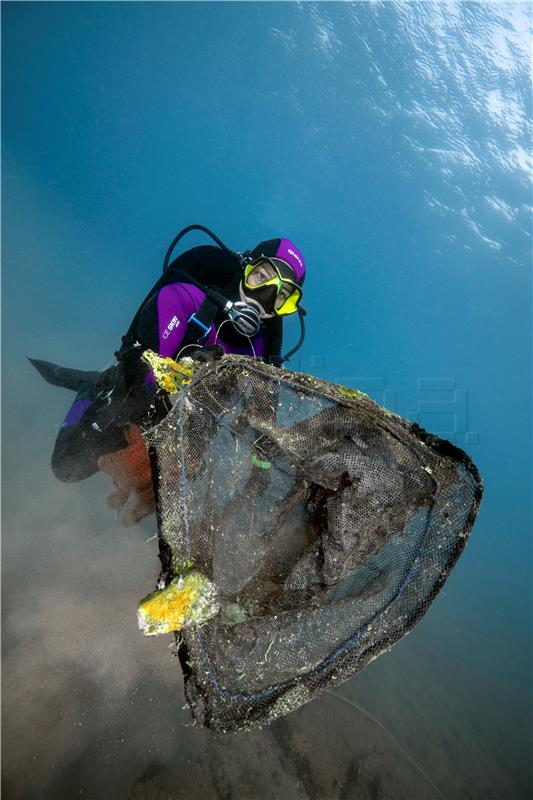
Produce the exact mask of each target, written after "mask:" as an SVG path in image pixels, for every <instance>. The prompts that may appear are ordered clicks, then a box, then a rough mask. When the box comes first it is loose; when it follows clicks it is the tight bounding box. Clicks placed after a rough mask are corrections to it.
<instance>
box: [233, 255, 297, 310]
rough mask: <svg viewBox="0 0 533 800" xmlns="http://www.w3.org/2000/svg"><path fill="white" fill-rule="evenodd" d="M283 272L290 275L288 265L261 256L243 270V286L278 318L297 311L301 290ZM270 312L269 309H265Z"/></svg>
mask: <svg viewBox="0 0 533 800" xmlns="http://www.w3.org/2000/svg"><path fill="white" fill-rule="evenodd" d="M285 271H287V273H289V274H290V275H292V270H291V268H290V267H289V265H288V264H285V262H284V261H281V259H276V260H275V261H274V259H272V258H268V257H267V256H261V257H260V258H258V259H256V261H252V262H251V263H250V264H247V265H246V267H245V270H244V286H245V287H246V289H247V290H248V291H249V292H251V293H252V294H253V295H254V296H255V297H257V299H258V301H259V302H260V303H261V305H263V306H264V307H265V308H266V304H267V303H269V304H270V305H272V300H273V308H272V309H271V311H272V312H273V313H274V314H277V315H278V316H285V315H287V314H294V312H295V311H298V303H299V302H300V300H301V297H302V290H301V288H300V286H298V284H297V283H296V281H295V280H293V278H291V277H289V276H288V275H286V274H284V273H285ZM266 310H268V311H270V309H266Z"/></svg>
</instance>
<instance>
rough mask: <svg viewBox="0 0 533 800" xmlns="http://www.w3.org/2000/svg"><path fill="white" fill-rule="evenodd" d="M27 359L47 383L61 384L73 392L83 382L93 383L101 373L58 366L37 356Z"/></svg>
mask: <svg viewBox="0 0 533 800" xmlns="http://www.w3.org/2000/svg"><path fill="white" fill-rule="evenodd" d="M28 361H30V362H31V363H32V364H33V366H34V367H35V369H36V370H37V372H38V373H39V374H40V375H42V377H43V378H44V379H45V381H46V382H47V383H51V384H52V386H61V387H63V388H64V389H72V391H73V392H77V391H78V390H79V388H80V386H81V384H83V383H92V384H95V383H96V382H97V381H98V380H99V378H100V376H101V374H102V373H101V372H91V371H90V370H83V369H71V368H70V367H60V366H59V365H58V364H52V362H51V361H41V360H40V359H38V358H29V357H28Z"/></svg>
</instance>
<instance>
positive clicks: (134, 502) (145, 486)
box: [98, 425, 155, 528]
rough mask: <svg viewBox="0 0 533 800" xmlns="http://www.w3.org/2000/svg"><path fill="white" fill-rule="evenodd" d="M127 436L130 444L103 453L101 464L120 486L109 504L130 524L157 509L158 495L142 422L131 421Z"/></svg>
mask: <svg viewBox="0 0 533 800" xmlns="http://www.w3.org/2000/svg"><path fill="white" fill-rule="evenodd" d="M125 436H126V441H127V443H128V446H127V447H125V448H124V449H123V450H118V452H116V453H110V454H109V455H105V456H100V458H99V459H98V467H99V469H101V470H102V472H107V474H108V475H109V476H110V477H111V478H112V480H113V483H114V484H115V486H116V487H117V490H116V491H115V492H113V493H112V494H110V495H109V497H108V498H107V505H108V506H109V508H111V509H113V510H114V511H116V512H117V514H118V518H119V520H120V522H121V523H122V525H123V526H124V527H125V528H127V527H129V526H131V525H136V524H137V522H140V521H141V519H144V517H147V516H148V515H149V514H152V513H153V512H154V511H155V497H154V487H153V483H152V470H151V467H150V459H149V457H148V451H147V449H146V445H145V443H144V439H143V438H142V436H141V431H140V428H139V426H138V425H130V427H129V428H128V430H127V431H126V432H125Z"/></svg>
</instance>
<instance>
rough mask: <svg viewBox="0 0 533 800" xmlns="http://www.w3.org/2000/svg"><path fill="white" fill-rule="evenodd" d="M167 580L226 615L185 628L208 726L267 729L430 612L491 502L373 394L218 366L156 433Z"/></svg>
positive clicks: (192, 696) (191, 672)
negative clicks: (209, 586) (185, 568)
mask: <svg viewBox="0 0 533 800" xmlns="http://www.w3.org/2000/svg"><path fill="white" fill-rule="evenodd" d="M147 440H148V443H149V445H150V446H151V453H152V459H153V467H154V472H155V474H156V476H157V481H156V482H157V510H158V524H159V536H160V548H161V561H162V565H163V571H162V578H163V580H164V581H166V582H168V581H169V580H170V579H171V578H173V577H174V575H175V574H176V572H177V571H178V569H179V568H180V565H183V563H184V562H186V561H189V560H191V561H192V562H193V563H194V568H195V569H197V570H199V571H201V572H203V573H204V574H205V575H207V576H208V577H209V578H210V579H211V580H212V581H213V582H214V584H215V586H216V589H217V592H218V597H219V601H220V604H221V610H220V612H219V613H218V615H217V616H215V617H214V618H213V619H211V620H210V621H209V622H207V623H205V624H204V625H200V626H193V627H190V628H187V629H185V631H184V632H183V633H182V634H181V639H180V649H179V655H180V660H181V664H182V668H183V671H184V674H185V689H186V695H187V699H188V701H189V703H190V706H191V709H192V712H193V715H194V717H195V719H196V720H197V721H198V722H199V723H201V724H203V725H207V726H210V727H212V728H215V729H217V730H220V731H235V730H243V729H247V728H252V727H255V726H258V725H261V724H265V723H267V722H269V721H271V720H273V719H274V718H276V717H278V716H280V715H282V714H286V713H288V712H289V711H292V710H293V709H295V708H296V707H297V706H299V705H301V704H302V703H305V702H306V701H308V700H310V699H312V698H314V697H316V696H317V695H318V694H319V693H321V692H323V691H325V690H327V689H329V688H331V687H332V686H334V685H336V684H338V683H340V682H342V681H344V680H346V679H347V678H348V677H349V676H351V675H353V674H354V673H355V672H357V671H358V670H360V669H361V668H362V667H364V666H365V665H366V664H368V662H369V661H370V660H371V659H373V658H375V657H376V656H377V655H379V654H380V653H382V652H383V651H384V650H386V649H388V648H390V647H391V645H392V644H393V643H394V642H396V641H397V640H398V639H400V638H401V637H402V636H404V635H405V634H406V633H407V632H408V631H409V630H410V629H411V628H412V627H413V626H414V625H415V624H416V623H417V621H418V620H419V619H420V618H421V617H422V616H423V614H425V612H426V611H427V610H428V608H429V606H430V604H431V602H432V600H433V598H434V597H435V595H436V594H437V592H438V591H439V589H440V588H441V587H442V585H443V584H444V582H445V580H446V578H447V577H448V574H449V572H450V570H451V568H452V567H453V565H454V563H455V561H456V560H457V558H458V556H459V555H460V553H461V551H462V550H463V547H464V545H465V542H466V539H467V537H468V534H469V531H470V529H471V527H472V525H473V522H474V519H475V516H476V514H477V510H478V507H479V502H480V498H481V493H482V484H481V480H480V478H479V474H478V472H477V469H476V468H475V466H474V465H473V464H472V462H471V461H470V459H469V458H468V456H467V455H466V454H465V453H464V452H463V451H462V450H459V449H457V448H456V447H454V446H453V445H451V444H450V443H449V442H447V441H444V440H441V439H439V438H437V437H436V436H433V435H430V434H428V433H426V432H425V431H424V430H422V429H421V428H420V427H419V426H417V425H416V424H412V423H409V422H408V421H406V420H405V419H402V418H401V417H399V416H397V415H396V414H393V413H391V412H389V411H387V410H386V409H384V408H381V407H380V406H378V405H377V404H376V403H374V402H373V401H372V400H370V399H369V398H368V397H367V396H366V395H363V394H361V393H358V392H355V391H352V390H349V389H345V388H343V387H339V386H335V385H334V384H330V383H327V382H324V381H320V380H317V379H315V378H312V377H310V376H308V375H302V374H298V373H294V372H288V371H285V370H278V369H276V368H274V367H270V366H268V365H265V364H262V363H260V362H257V361H254V360H251V359H248V358H244V357H235V356H228V357H225V358H224V359H222V360H221V361H219V362H216V363H215V364H212V365H209V366H204V367H202V368H201V369H200V370H199V371H198V372H197V373H196V375H195V377H194V378H193V380H192V382H191V383H190V385H189V386H187V387H185V388H184V389H183V390H182V391H181V392H180V393H179V394H178V395H176V402H175V404H174V405H173V407H172V409H171V411H170V412H169V414H168V416H167V417H166V418H165V419H164V420H163V421H162V422H161V423H160V424H159V425H158V426H157V427H156V428H154V429H152V430H151V431H150V432H149V433H148V434H147Z"/></svg>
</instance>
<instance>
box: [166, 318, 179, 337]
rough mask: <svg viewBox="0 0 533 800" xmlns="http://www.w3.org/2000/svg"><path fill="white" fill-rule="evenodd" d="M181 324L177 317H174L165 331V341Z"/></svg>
mask: <svg viewBox="0 0 533 800" xmlns="http://www.w3.org/2000/svg"><path fill="white" fill-rule="evenodd" d="M179 324H180V321H179V319H178V318H177V317H176V315H174V316H173V317H172V319H171V320H170V322H169V323H168V325H167V327H166V328H165V330H164V331H163V339H168V337H169V336H170V334H171V333H172V331H173V330H174V328H177V327H178V325H179Z"/></svg>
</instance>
